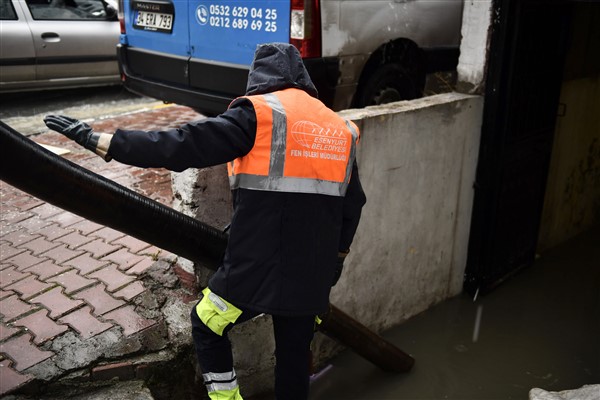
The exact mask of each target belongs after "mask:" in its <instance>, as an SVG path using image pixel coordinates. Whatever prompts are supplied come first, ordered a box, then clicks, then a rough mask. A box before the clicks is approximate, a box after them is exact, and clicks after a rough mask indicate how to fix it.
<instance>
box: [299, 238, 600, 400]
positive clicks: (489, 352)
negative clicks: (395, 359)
mask: <svg viewBox="0 0 600 400" xmlns="http://www.w3.org/2000/svg"><path fill="white" fill-rule="evenodd" d="M384 336H385V337H386V338H387V339H388V340H390V341H392V342H393V343H394V344H396V345H397V346H398V347H400V348H401V349H402V350H404V351H405V352H407V353H409V354H411V355H412V356H413V357H414V358H415V359H416V364H415V367H414V368H413V370H412V371H411V372H410V373H407V374H400V375H393V374H389V373H384V372H382V371H380V370H379V369H378V368H377V367H375V366H373V365H371V364H370V363H369V362H368V361H365V360H363V359H361V358H360V357H358V356H357V355H355V354H354V353H352V352H350V351H346V352H345V353H343V354H342V355H340V356H339V357H337V358H336V359H335V360H333V362H332V363H331V366H330V367H329V370H328V371H327V372H325V373H324V374H323V375H322V377H321V378H319V379H318V380H316V381H315V382H314V383H313V384H312V388H311V396H310V400H324V399H327V400H335V399H345V400H351V399H361V400H364V399H368V400H384V399H389V400H392V399H393V400H403V399H454V400H467V399H473V400H475V399H477V400H488V399H527V398H528V392H529V390H530V389H532V388H534V387H538V388H543V389H545V390H548V391H562V390H565V389H574V388H579V387H581V386H583V385H585V384H598V383H600V227H598V228H596V229H594V230H592V231H589V232H587V233H585V234H583V235H581V236H579V237H576V238H574V239H572V240H570V241H568V242H567V243H565V244H563V245H561V246H559V247H556V248H554V249H552V250H550V251H548V252H547V253H545V254H543V255H542V256H541V257H540V258H539V259H538V260H537V261H536V263H535V264H534V265H533V266H532V267H530V268H528V269H526V270H524V271H522V272H521V273H520V274H518V275H517V276H515V277H514V278H513V279H511V280H510V281H508V282H506V283H505V284H503V285H502V286H500V287H498V288H497V289H496V290H495V291H493V292H491V293H490V294H488V295H486V296H484V297H479V298H478V299H476V301H473V299H472V298H469V297H467V296H466V295H465V296H459V297H457V298H454V299H451V300H449V301H446V302H444V303H442V304H439V305H437V306H435V307H433V308H432V309H430V310H428V311H426V312H424V313H422V314H420V315H418V316H416V317H414V318H412V319H411V320H409V321H408V322H406V323H404V324H402V325H401V326H399V327H397V328H395V329H393V330H390V331H389V332H386V333H385V334H384ZM597 398H598V399H600V393H598V397H597Z"/></svg>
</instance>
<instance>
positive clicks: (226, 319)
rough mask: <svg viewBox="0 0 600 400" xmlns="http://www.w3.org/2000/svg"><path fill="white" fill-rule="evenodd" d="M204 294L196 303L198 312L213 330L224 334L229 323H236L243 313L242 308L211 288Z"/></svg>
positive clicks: (203, 292) (205, 323)
mask: <svg viewBox="0 0 600 400" xmlns="http://www.w3.org/2000/svg"><path fill="white" fill-rule="evenodd" d="M202 294H203V295H204V297H202V300H200V302H199V303H198V304H197V305H196V314H198V318H200V320H201V321H202V323H203V324H204V325H206V326H208V328H209V329H210V330H211V331H213V332H214V333H216V334H217V335H219V336H222V335H223V331H224V330H225V328H226V327H227V325H229V324H232V323H234V322H235V321H236V320H237V319H238V318H239V316H240V315H242V310H240V309H239V308H237V307H236V306H234V305H233V304H231V303H230V302H228V301H227V300H225V299H223V298H222V297H219V296H217V295H216V294H215V293H213V292H212V291H211V290H210V289H209V288H205V289H204V290H203V291H202Z"/></svg>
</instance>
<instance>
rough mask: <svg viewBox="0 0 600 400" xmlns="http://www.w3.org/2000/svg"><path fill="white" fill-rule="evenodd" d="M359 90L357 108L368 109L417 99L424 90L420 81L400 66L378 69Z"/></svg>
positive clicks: (383, 66)
mask: <svg viewBox="0 0 600 400" xmlns="http://www.w3.org/2000/svg"><path fill="white" fill-rule="evenodd" d="M361 86H362V87H361V88H359V90H358V96H357V99H356V102H355V106H356V107H366V106H373V105H379V104H386V103H391V102H394V101H400V100H410V99H415V98H417V97H419V96H420V95H421V91H422V89H420V85H419V83H418V80H417V79H416V78H415V77H414V76H411V75H410V74H409V73H408V72H407V71H406V68H404V67H403V66H402V65H400V64H384V65H381V66H380V67H378V68H377V69H376V70H375V71H374V72H373V73H372V74H371V76H370V77H369V78H368V79H367V80H366V81H365V82H364V84H363V85H361Z"/></svg>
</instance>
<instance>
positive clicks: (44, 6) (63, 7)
mask: <svg viewBox="0 0 600 400" xmlns="http://www.w3.org/2000/svg"><path fill="white" fill-rule="evenodd" d="M2 1H4V0H2ZM26 2H27V6H28V7H29V10H30V11H31V15H32V17H33V19H38V20H106V19H107V13H106V8H105V6H104V3H103V2H102V0H26Z"/></svg>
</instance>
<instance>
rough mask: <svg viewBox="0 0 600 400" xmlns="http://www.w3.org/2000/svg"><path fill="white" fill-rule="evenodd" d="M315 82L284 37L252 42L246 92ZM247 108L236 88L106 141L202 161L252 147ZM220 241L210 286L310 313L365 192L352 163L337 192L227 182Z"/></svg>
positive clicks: (120, 150) (146, 154) (249, 304)
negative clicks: (203, 109)
mask: <svg viewBox="0 0 600 400" xmlns="http://www.w3.org/2000/svg"><path fill="white" fill-rule="evenodd" d="M288 88H297V89H301V90H303V91H305V92H307V93H308V94H310V95H311V96H312V97H315V98H317V90H316V88H315V86H314V84H313V83H312V80H311V79H310V76H309V75H308V72H307V71H306V69H305V67H304V64H303V62H302V59H301V57H300V54H299V52H298V51H297V50H296V48H295V47H293V46H291V45H289V44H285V43H275V44H266V45H261V46H259V47H258V48H257V50H256V53H255V57H254V61H253V63H252V66H251V68H250V72H249V75H248V86H247V90H246V95H258V94H265V93H271V92H276V91H279V90H283V89H288ZM255 136H256V114H255V112H254V108H253V105H252V103H251V102H250V101H249V100H248V99H245V98H240V99H236V100H234V101H233V102H232V103H231V105H230V107H229V109H228V110H227V111H226V112H224V113H223V114H221V115H219V116H217V117H215V118H206V119H202V120H199V121H194V122H190V123H188V124H185V125H183V126H181V127H180V128H178V129H171V130H167V131H151V132H143V131H126V130H120V129H119V130H117V131H116V133H115V135H114V137H113V139H112V141H111V145H110V148H109V151H108V154H109V156H111V157H112V158H114V159H115V160H118V161H120V162H123V163H127V164H131V165H136V166H140V167H163V168H168V169H170V170H173V171H183V170H184V169H187V168H204V167H208V166H213V165H218V164H223V163H226V162H228V161H232V160H234V159H236V158H238V157H242V156H244V155H246V154H248V152H249V151H250V150H251V149H252V147H253V145H254V139H255ZM232 193H233V206H234V214H233V219H232V221H231V228H230V231H229V234H230V237H229V243H228V246H227V250H226V252H225V256H224V258H223V263H222V265H221V267H220V268H219V269H218V270H217V272H216V273H215V274H214V275H213V277H212V278H211V279H210V281H209V287H210V288H211V290H212V291H213V292H215V293H217V294H218V295H220V296H221V297H223V298H225V299H226V300H228V301H229V302H231V303H232V304H234V305H236V306H238V307H240V308H243V309H249V310H252V311H255V312H264V313H269V314H278V315H315V314H320V313H323V312H324V311H326V310H327V306H328V303H329V292H330V288H331V283H332V280H333V275H334V267H335V263H336V259H337V253H338V251H339V250H347V249H349V248H350V244H351V243H352V239H353V237H354V234H355V232H356V228H357V226H358V222H359V219H360V213H361V208H362V206H363V205H364V203H365V201H366V198H365V195H364V193H363V190H362V188H361V185H360V180H359V177H358V169H357V166H356V163H355V164H354V166H353V171H352V178H351V180H350V184H349V186H348V190H347V193H346V196H345V197H335V196H325V195H318V194H303V193H284V192H269V191H256V190H249V189H236V190H234V191H233V192H232Z"/></svg>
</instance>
